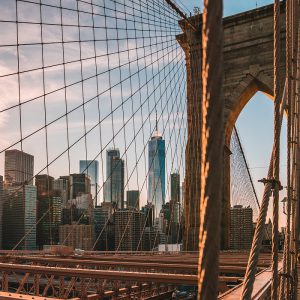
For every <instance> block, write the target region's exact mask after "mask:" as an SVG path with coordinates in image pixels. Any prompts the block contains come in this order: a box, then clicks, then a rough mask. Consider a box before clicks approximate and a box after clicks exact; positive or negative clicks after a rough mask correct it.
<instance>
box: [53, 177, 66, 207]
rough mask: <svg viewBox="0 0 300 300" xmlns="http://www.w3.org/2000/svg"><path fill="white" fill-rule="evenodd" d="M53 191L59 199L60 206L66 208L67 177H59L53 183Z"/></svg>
mask: <svg viewBox="0 0 300 300" xmlns="http://www.w3.org/2000/svg"><path fill="white" fill-rule="evenodd" d="M53 190H54V193H55V194H56V195H57V196H60V197H61V200H62V206H63V207H67V203H68V200H69V192H70V186H69V176H61V177H60V178H58V179H55V180H54V181H53Z"/></svg>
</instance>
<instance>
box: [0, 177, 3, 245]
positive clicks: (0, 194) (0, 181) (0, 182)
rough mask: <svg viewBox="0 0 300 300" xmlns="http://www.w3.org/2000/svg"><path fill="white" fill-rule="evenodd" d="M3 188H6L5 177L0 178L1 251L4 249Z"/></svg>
mask: <svg viewBox="0 0 300 300" xmlns="http://www.w3.org/2000/svg"><path fill="white" fill-rule="evenodd" d="M3 186H4V182H3V176H0V249H2V230H3V201H4V197H3V195H4V194H3V193H4V190H3Z"/></svg>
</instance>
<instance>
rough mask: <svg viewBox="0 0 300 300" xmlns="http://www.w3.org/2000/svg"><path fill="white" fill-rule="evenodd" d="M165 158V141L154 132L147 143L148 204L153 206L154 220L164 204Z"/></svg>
mask: <svg viewBox="0 0 300 300" xmlns="http://www.w3.org/2000/svg"><path fill="white" fill-rule="evenodd" d="M165 156H166V154H165V140H164V139H163V138H162V135H161V134H159V133H158V131H155V133H154V134H153V136H152V137H151V140H150V141H149V143H148V158H149V160H148V164H149V166H148V168H149V174H148V203H152V204H153V205H154V217H155V218H158V217H159V213H160V210H161V208H162V205H163V204H165V181H166V179H165Z"/></svg>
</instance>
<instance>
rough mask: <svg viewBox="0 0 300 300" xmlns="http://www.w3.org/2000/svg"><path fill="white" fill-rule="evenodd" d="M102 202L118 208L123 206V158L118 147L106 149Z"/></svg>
mask: <svg viewBox="0 0 300 300" xmlns="http://www.w3.org/2000/svg"><path fill="white" fill-rule="evenodd" d="M104 202H109V203H112V204H114V205H115V207H117V208H119V209H123V208H124V160H122V159H121V158H120V151H119V150H118V149H110V150H107V151H106V182H105V184H104Z"/></svg>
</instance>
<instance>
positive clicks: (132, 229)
mask: <svg viewBox="0 0 300 300" xmlns="http://www.w3.org/2000/svg"><path fill="white" fill-rule="evenodd" d="M114 218H115V251H139V250H142V249H143V243H142V242H143V240H142V232H143V228H144V226H143V225H144V220H145V215H144V214H143V213H142V212H140V211H134V210H128V209H120V210H117V211H116V212H115V214H114Z"/></svg>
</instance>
